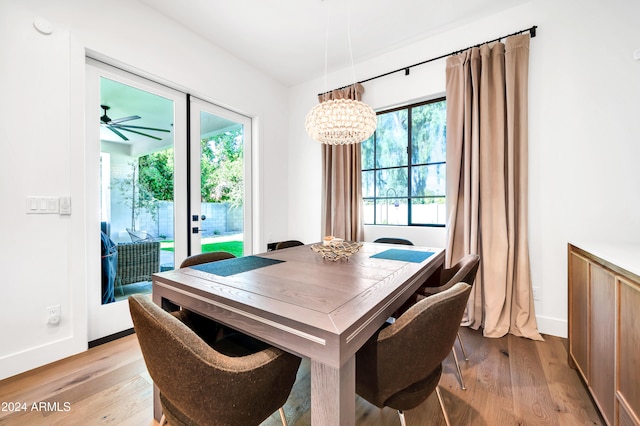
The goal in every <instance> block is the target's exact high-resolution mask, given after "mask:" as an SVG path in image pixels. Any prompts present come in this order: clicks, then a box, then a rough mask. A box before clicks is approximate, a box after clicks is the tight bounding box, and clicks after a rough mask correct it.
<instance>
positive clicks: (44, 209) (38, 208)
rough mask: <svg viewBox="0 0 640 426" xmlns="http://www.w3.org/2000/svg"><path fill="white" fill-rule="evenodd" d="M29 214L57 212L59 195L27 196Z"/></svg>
mask: <svg viewBox="0 0 640 426" xmlns="http://www.w3.org/2000/svg"><path fill="white" fill-rule="evenodd" d="M26 207H27V209H26V210H27V214H57V213H58V211H59V210H60V209H59V207H58V197H27V205H26Z"/></svg>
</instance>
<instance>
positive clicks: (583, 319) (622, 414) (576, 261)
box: [568, 244, 640, 426]
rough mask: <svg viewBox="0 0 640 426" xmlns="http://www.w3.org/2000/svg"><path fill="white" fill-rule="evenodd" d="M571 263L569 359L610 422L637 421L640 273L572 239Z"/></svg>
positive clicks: (639, 401) (639, 422) (639, 414)
mask: <svg viewBox="0 0 640 426" xmlns="http://www.w3.org/2000/svg"><path fill="white" fill-rule="evenodd" d="M638 262H640V257H639V258H638ZM568 266H569V364H570V365H571V366H572V367H574V368H576V369H577V370H578V371H579V373H580V375H581V376H582V378H583V379H584V382H585V383H586V385H587V387H588V389H589V392H590V393H591V395H592V397H593V399H594V401H595V403H596V405H597V406H598V408H599V409H600V413H601V414H602V417H603V418H604V420H605V421H606V423H607V424H609V425H636V426H638V425H640V327H638V326H639V325H640V324H639V319H640V276H638V275H635V274H634V273H632V272H629V271H627V270H626V269H623V268H621V267H619V266H618V265H617V264H615V263H613V262H612V261H610V260H609V259H603V258H601V257H599V256H596V255H594V254H592V253H591V252H589V251H586V250H583V249H582V248H578V247H576V246H574V245H571V244H569V258H568Z"/></svg>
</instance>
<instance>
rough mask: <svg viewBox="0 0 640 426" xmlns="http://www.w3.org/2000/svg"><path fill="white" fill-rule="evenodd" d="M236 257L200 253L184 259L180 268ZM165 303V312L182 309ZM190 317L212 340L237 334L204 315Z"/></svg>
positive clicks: (219, 252)
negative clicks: (206, 331)
mask: <svg viewBox="0 0 640 426" xmlns="http://www.w3.org/2000/svg"><path fill="white" fill-rule="evenodd" d="M235 257H236V256H235V255H234V254H232V253H229V252H226V251H212V252H208V253H198V254H194V255H191V256H189V257H187V258H186V259H184V260H183V261H182V263H180V267H181V268H187V267H189V266H195V265H201V264H203V263H210V262H217V261H219V260H227V259H233V258H235ZM163 303H165V304H164V305H163V306H162V307H163V308H164V309H165V310H168V311H176V310H178V309H180V307H179V306H176V305H173V304H172V303H171V302H163ZM189 315H190V318H192V321H198V322H199V323H200V324H201V327H200V329H202V330H208V332H209V334H210V336H211V338H221V337H223V336H224V335H225V334H229V333H231V332H235V330H232V329H230V328H228V327H225V326H223V325H221V324H218V323H217V322H215V321H213V320H211V319H209V318H206V317H203V316H202V315H199V314H196V313H195V312H190V313H189Z"/></svg>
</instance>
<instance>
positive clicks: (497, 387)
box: [0, 327, 603, 426]
mask: <svg viewBox="0 0 640 426" xmlns="http://www.w3.org/2000/svg"><path fill="white" fill-rule="evenodd" d="M460 334H461V335H462V339H463V341H464V344H465V348H466V349H467V353H468V355H469V361H464V360H463V359H462V356H461V353H460V352H458V353H459V355H460V356H459V359H460V360H461V362H462V363H463V364H462V371H463V375H464V379H465V383H466V385H467V390H461V389H460V385H459V382H458V377H457V374H456V371H455V365H454V363H453V359H452V357H451V356H449V357H448V358H447V359H446V360H445V362H444V369H443V370H444V371H443V376H442V378H441V380H440V389H441V392H442V396H443V399H444V404H445V407H446V409H447V413H448V414H449V418H450V420H451V423H452V425H479V426H485V425H486V426H495V425H558V426H564V425H601V424H603V422H602V420H601V418H600V416H599V414H598V413H597V411H596V410H595V408H594V405H593V402H592V401H591V399H590V398H589V396H588V394H587V392H586V390H585V388H584V385H583V384H582V382H581V381H580V379H579V378H578V375H577V373H576V372H575V371H574V370H572V369H571V368H569V366H568V365H567V351H566V341H565V339H561V338H558V337H553V336H544V337H545V341H544V342H534V341H531V340H528V339H523V338H518V337H515V336H511V335H508V336H505V337H503V338H500V339H487V338H483V337H482V335H481V333H480V332H479V331H475V330H470V329H467V328H465V327H461V329H460ZM457 349H459V348H458V347H457ZM151 383H152V382H151V378H150V377H149V375H148V373H147V371H146V368H145V365H144V361H143V359H142V355H141V353H140V348H139V346H138V342H137V339H136V336H135V335H130V336H127V337H124V338H121V339H118V340H116V341H114V342H110V343H107V344H104V345H101V346H98V347H95V348H92V349H90V350H89V351H87V352H85V353H82V354H79V355H76V356H74V357H71V358H67V359H65V360H61V361H59V362H56V363H53V364H50V365H47V366H44V367H40V368H38V369H35V370H32V371H29V372H26V373H24V374H21V375H18V376H15V377H12V378H9V379H6V380H3V381H0V403H1V404H2V406H1V407H0V425H29V426H31V425H34V426H37V425H83V426H84V425H103V424H109V425H132V426H139V425H144V426H147V425H149V426H151V425H157V422H155V421H154V420H153V418H152V385H151ZM309 385H310V383H309V363H308V361H306V360H305V361H303V363H302V366H301V368H300V371H299V372H298V379H297V381H296V384H295V386H294V390H293V392H292V394H291V397H290V398H289V401H288V402H287V404H286V406H285V410H286V412H287V417H288V419H289V424H290V425H296V426H304V425H309V424H310V419H311V417H310V411H309V408H308V407H309V389H310V386H309ZM34 403H35V405H34ZM40 403H44V404H40ZM16 409H20V411H16ZM405 415H406V419H407V424H408V425H410V426H419V425H420V426H422V425H444V424H445V422H444V418H443V416H442V412H441V410H440V407H439V405H438V399H437V397H436V395H435V394H434V395H432V396H431V397H430V398H429V399H428V400H427V401H425V402H424V403H423V404H422V405H421V406H419V407H417V408H415V409H413V410H410V411H407V412H406V413H405ZM356 416H357V419H356V423H357V424H358V425H399V424H400V421H399V419H398V416H397V414H396V412H395V411H394V410H391V409H389V408H385V409H382V410H381V409H378V408H377V407H375V406H373V405H371V404H369V403H368V402H366V401H365V400H363V399H361V398H359V397H357V401H356ZM279 424H280V420H279V417H278V414H277V413H274V415H273V416H271V417H270V418H268V419H267V420H265V422H264V423H263V426H272V425H279Z"/></svg>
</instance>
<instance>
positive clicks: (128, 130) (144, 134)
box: [119, 127, 162, 141]
mask: <svg viewBox="0 0 640 426" xmlns="http://www.w3.org/2000/svg"><path fill="white" fill-rule="evenodd" d="M119 129H120V130H123V131H125V132H131V133H136V134H138V135H142V136H146V137H148V138H151V139H155V140H157V141H161V140H162V138H159V137H156V136H153V135H148V134H146V133H142V132H138V131H137V130H131V129H125V128H124V127H119Z"/></svg>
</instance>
